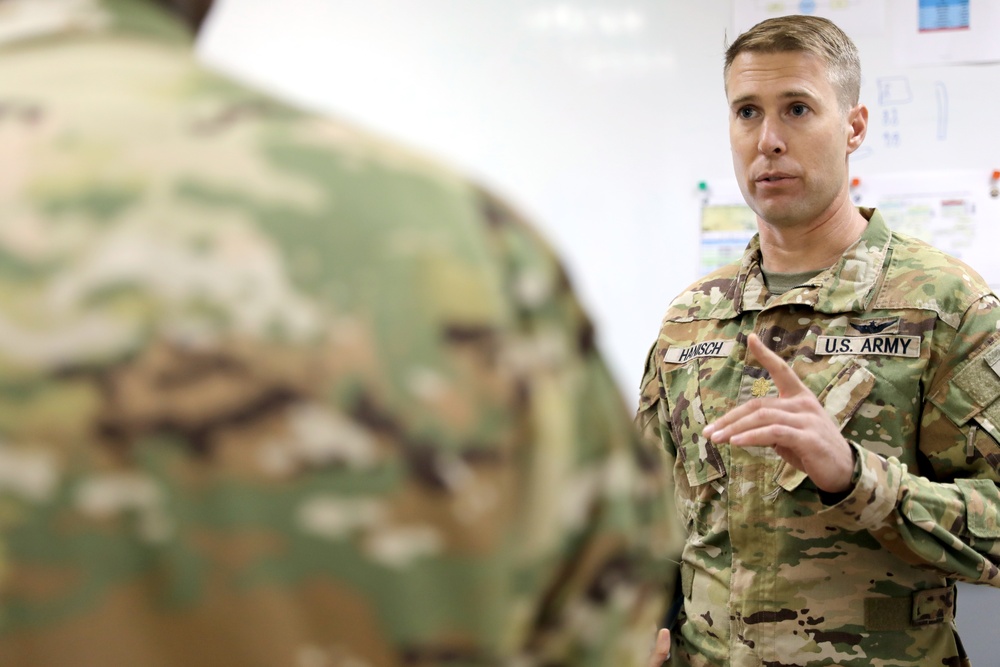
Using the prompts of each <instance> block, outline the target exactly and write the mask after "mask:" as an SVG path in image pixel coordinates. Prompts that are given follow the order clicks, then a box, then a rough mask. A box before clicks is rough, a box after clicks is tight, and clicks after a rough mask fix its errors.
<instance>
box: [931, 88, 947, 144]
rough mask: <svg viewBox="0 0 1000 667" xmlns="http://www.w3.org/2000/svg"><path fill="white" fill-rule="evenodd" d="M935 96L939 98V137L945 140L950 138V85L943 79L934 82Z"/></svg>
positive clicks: (939, 139) (940, 139)
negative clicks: (945, 83)
mask: <svg viewBox="0 0 1000 667" xmlns="http://www.w3.org/2000/svg"><path fill="white" fill-rule="evenodd" d="M934 97H936V98H937V109H938V124H937V138H938V141H944V140H945V139H947V138H948V87H947V86H946V85H944V82H943V81H938V82H936V83H935V84H934Z"/></svg>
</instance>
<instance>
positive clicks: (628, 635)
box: [0, 0, 669, 667]
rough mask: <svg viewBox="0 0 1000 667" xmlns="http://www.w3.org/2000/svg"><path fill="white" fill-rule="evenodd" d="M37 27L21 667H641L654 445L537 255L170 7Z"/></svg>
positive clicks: (3, 625)
mask: <svg viewBox="0 0 1000 667" xmlns="http://www.w3.org/2000/svg"><path fill="white" fill-rule="evenodd" d="M21 6H30V7H36V6H37V7H39V8H40V9H39V11H42V12H43V13H45V17H44V18H45V21H39V22H36V23H34V24H32V25H41V26H43V27H46V26H56V27H57V28H58V30H56V32H57V33H58V34H54V35H51V36H49V37H47V38H46V39H41V40H28V41H25V42H23V43H11V44H2V43H0V50H2V57H0V109H2V110H4V113H3V114H0V173H2V174H4V177H3V179H0V563H2V569H0V664H2V665H5V666H17V665H25V666H29V665H30V666H31V667H44V666H47V665H65V664H74V665H81V666H82V665H102V666H103V665H110V664H122V665H144V666H149V667H167V666H171V665H185V666H186V667H195V666H199V665H205V666H215V665H219V664H232V665H245V666H247V667H256V666H260V667H272V666H276V665H282V666H283V665H295V666H309V665H327V664H337V665H372V666H378V667H382V666H385V667H389V666H392V667H395V666H397V665H409V666H416V667H419V666H429V665H435V666H437V665H455V666H463V665H468V666H482V665H491V666H493V665H520V664H524V661H527V664H547V665H567V666H568V665H573V666H578V665H583V666H585V665H594V666H595V667H596V666H598V665H601V666H603V665H609V664H615V665H641V664H642V662H643V660H644V659H645V656H646V655H647V652H648V649H649V646H650V643H651V641H652V637H653V631H654V626H655V625H656V620H657V617H658V614H659V613H660V612H661V610H662V604H663V595H664V590H663V586H662V582H663V581H664V580H665V579H666V578H667V577H668V573H667V572H666V570H667V569H668V568H669V564H668V563H667V562H666V561H665V559H664V558H663V555H664V553H665V551H664V547H663V545H664V544H665V541H666V539H667V533H668V529H667V528H666V526H667V525H668V524H667V523H665V522H664V521H663V517H664V514H665V511H666V510H665V508H666V501H665V496H664V484H663V476H662V468H661V463H660V460H659V453H658V452H656V451H655V450H650V449H647V448H646V447H645V446H644V445H643V444H642V443H641V441H640V440H639V438H638V436H637V435H636V433H635V431H634V430H633V428H632V426H631V423H630V419H629V414H628V411H627V410H626V409H625V408H624V406H623V405H622V404H621V398H620V396H619V394H618V393H617V391H616V389H615V387H614V385H613V383H612V382H611V379H610V377H609V375H608V373H607V371H606V369H605V367H604V365H603V362H602V361H601V359H600V356H599V354H598V353H597V350H596V348H595V345H594V334H593V330H592V328H591V326H590V323H589V321H588V319H587V317H586V316H585V314H584V313H583V311H582V309H581V308H580V306H579V304H578V302H577V300H576V299H575V298H574V296H573V293H572V290H571V289H570V286H569V284H568V281H567V280H566V276H565V274H564V273H563V271H562V269H561V268H560V265H559V262H558V261H557V259H556V258H555V257H554V255H553V254H552V252H551V251H550V249H549V248H548V246H547V245H546V244H545V243H544V242H543V241H542V240H541V239H540V238H539V236H538V235H537V234H536V233H535V232H534V231H533V230H531V229H530V228H529V226H528V225H526V224H525V223H523V222H522V221H521V220H519V219H518V217H517V216H516V215H515V214H513V213H512V212H511V211H510V210H509V208H508V207H507V206H505V205H504V204H503V203H502V202H500V201H499V200H498V199H497V198H496V197H493V196H491V195H490V194H488V193H485V192H484V191H483V190H482V189H481V188H479V187H477V186H476V185H474V184H472V183H470V182H469V181H468V180H467V179H464V178H462V177H460V176H458V175H456V174H455V173H454V172H453V171H451V170H449V169H447V168H444V167H442V166H441V165H439V164H437V163H435V162H433V161H431V160H428V159H426V158H424V157H423V156H419V155H415V154H413V153H412V152H410V151H407V150H405V149H402V148H400V147H398V146H395V145H393V144H390V143H388V142H385V141H383V140H381V139H379V138H377V137H374V136H372V135H370V134H367V133H365V132H362V131H360V130H358V129H356V128H353V127H351V126H349V125H348V124H345V123H340V122H337V121H330V120H326V119H321V118H317V117H315V116H313V115H310V114H306V113H303V112H301V111H299V110H297V109H294V108H291V107H289V106H288V105H286V104H284V103H282V102H280V101H277V100H275V99H273V98H271V97H270V96H267V95H263V94H261V93H259V92H258V91H254V90H251V89H248V88H246V87H244V86H242V85H239V84H238V83H235V82H233V81H231V80H228V79H226V78H224V77H220V76H218V75H216V74H213V73H211V72H207V71H205V70H204V68H202V67H201V66H199V65H198V63H197V62H196V61H195V60H194V59H193V58H192V56H191V52H190V51H191V43H190V39H189V37H187V36H185V34H184V31H183V30H182V29H181V28H180V27H179V25H177V24H176V22H171V21H170V20H169V19H168V18H166V17H165V16H164V15H163V14H162V13H160V12H159V10H157V9H156V7H155V6H154V5H153V4H152V3H146V2H141V1H139V0H135V1H134V2H106V3H105V2H96V1H95V0H84V1H81V2H74V3H65V5H56V4H52V5H50V4H49V3H46V4H45V5H44V6H42V3H38V4H37V5H35V4H34V3H32V4H30V5H28V4H27V3H22V5H21ZM60 8H63V9H65V8H69V10H71V14H70V15H62V14H60V13H59V12H60V11H61V9H60ZM50 12H55V13H56V16H55V18H56V19H61V20H52V19H53V17H52V16H50V15H49V14H48V13H50ZM53 29H54V30H55V28H53ZM79 30H82V31H84V33H85V34H83V35H78V34H76V33H77V31H79ZM518 661H521V662H518Z"/></svg>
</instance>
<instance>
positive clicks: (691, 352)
mask: <svg viewBox="0 0 1000 667" xmlns="http://www.w3.org/2000/svg"><path fill="white" fill-rule="evenodd" d="M735 346H736V341H734V340H707V341H705V342H704V343H696V344H694V345H691V346H690V347H675V346H671V347H670V349H668V350H667V354H666V355H665V356H664V361H666V362H667V363H670V364H686V363H687V362H689V361H691V360H692V359H697V358H698V357H728V356H729V354H730V353H731V352H732V351H733V347H735Z"/></svg>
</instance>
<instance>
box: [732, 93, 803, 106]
mask: <svg viewBox="0 0 1000 667" xmlns="http://www.w3.org/2000/svg"><path fill="white" fill-rule="evenodd" d="M778 97H779V98H780V99H783V100H785V99H801V98H806V99H810V100H815V99H816V96H815V95H814V94H812V93H810V92H809V91H808V90H805V89H792V90H786V91H785V92H783V93H781V94H780V95H778ZM758 99H760V96H759V95H742V96H740V97H737V98H736V99H735V100H733V101H732V102H730V103H729V106H730V107H739V106H743V105H744V104H748V103H751V102H756V101H757V100H758Z"/></svg>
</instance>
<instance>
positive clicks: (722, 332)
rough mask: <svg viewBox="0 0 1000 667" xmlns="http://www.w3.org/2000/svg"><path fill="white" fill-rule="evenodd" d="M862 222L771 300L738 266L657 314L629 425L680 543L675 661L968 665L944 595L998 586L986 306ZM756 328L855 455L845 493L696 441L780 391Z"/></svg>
mask: <svg viewBox="0 0 1000 667" xmlns="http://www.w3.org/2000/svg"><path fill="white" fill-rule="evenodd" d="M862 213H863V214H864V215H865V217H866V218H869V219H870V222H869V224H868V226H867V228H866V230H865V232H864V234H863V236H862V237H861V239H860V240H859V241H858V242H857V243H856V244H855V245H853V246H852V247H851V248H849V249H848V250H847V252H846V253H845V254H844V255H843V257H842V258H841V259H840V261H839V262H838V263H837V264H836V265H834V266H833V267H830V268H829V269H827V270H825V271H823V272H821V273H820V274H819V275H817V276H816V277H815V278H814V279H813V280H812V281H810V283H809V284H807V285H804V286H801V287H798V288H795V289H792V290H790V291H788V292H786V293H784V294H782V295H780V296H772V295H771V294H769V293H768V291H767V288H766V287H765V283H764V281H763V278H762V274H761V268H760V246H759V244H758V240H757V238H756V237H755V239H754V240H753V241H752V242H751V244H750V245H749V247H748V250H747V252H746V254H745V255H744V257H743V260H742V262H741V263H734V264H732V265H729V266H727V267H724V268H722V269H719V270H718V271H716V272H714V273H712V274H710V275H709V276H707V277H706V278H704V279H702V280H701V281H699V282H697V283H695V284H694V285H693V286H691V287H690V288H688V289H687V290H686V291H685V292H684V293H683V294H681V295H680V296H679V297H678V298H677V299H676V300H675V301H674V302H673V304H672V305H671V307H670V309H669V311H668V313H667V315H666V317H665V319H664V321H663V325H662V328H661V330H660V334H659V337H658V339H657V341H656V343H655V344H654V346H653V349H652V351H651V354H650V357H649V361H648V365H647V368H646V373H645V377H644V380H643V386H642V394H641V399H640V401H641V403H640V408H639V413H638V416H637V418H638V420H639V423H640V425H641V426H642V427H643V428H644V429H645V431H646V432H647V433H648V434H650V435H651V436H652V437H655V438H657V439H658V440H659V441H660V442H661V443H662V445H663V446H664V447H665V448H666V449H667V451H668V452H669V453H670V454H671V455H673V456H674V457H675V462H674V481H675V487H676V488H675V495H676V498H677V504H678V511H679V513H680V518H681V520H682V521H683V522H684V523H685V524H686V532H687V543H686V545H685V547H684V552H683V558H682V566H681V589H682V592H683V608H682V611H681V614H680V616H679V617H678V621H679V622H678V626H677V631H675V633H674V635H675V637H674V639H675V643H674V662H673V663H672V664H674V665H698V666H702V665H713V666H721V665H732V666H734V667H737V666H739V667H745V666H750V665H753V666H760V665H770V666H778V665H801V666H806V665H816V666H819V665H843V666H845V667H846V666H851V667H862V666H864V667H881V666H885V667H888V666H889V665H892V666H896V667H898V666H901V665H921V666H926V665H954V666H958V665H962V664H967V663H966V658H965V657H964V653H963V651H962V649H961V648H960V644H959V643H958V640H957V637H956V636H955V627H954V622H953V618H954V613H953V609H954V587H953V583H954V582H955V581H956V580H961V581H968V582H976V583H984V584H990V585H994V586H997V585H1000V573H998V569H997V563H998V562H1000V542H998V538H1000V495H998V492H997V485H996V483H997V480H998V479H1000V475H998V465H1000V446H998V444H997V442H998V440H1000V400H998V399H1000V332H998V326H1000V309H998V307H997V306H998V300H997V298H996V297H995V296H994V295H993V293H992V292H991V291H990V289H989V288H988V287H987V286H986V284H985V283H984V282H983V280H982V279H981V278H980V277H979V276H977V275H976V273H974V272H973V271H972V270H971V269H969V268H968V267H967V266H965V265H963V264H962V263H961V262H959V261H957V260H955V259H953V258H951V257H948V256H946V255H944V254H943V253H941V252H939V251H937V250H935V249H934V248H932V247H930V246H928V245H926V244H924V243H922V242H919V241H917V240H914V239H911V238H908V237H905V236H903V235H899V234H895V233H892V232H890V230H889V229H888V227H887V226H886V224H885V222H884V221H883V219H882V217H881V216H880V215H879V213H878V212H875V211H873V210H867V209H862ZM750 332H756V333H758V334H759V335H760V337H761V339H762V340H763V341H765V343H766V344H767V345H768V346H769V347H771V348H772V349H773V350H774V351H775V352H777V353H778V354H779V355H780V356H781V357H782V358H784V359H785V360H786V362H787V363H789V364H790V365H791V367H792V368H793V369H794V370H795V372H796V373H797V375H798V376H799V377H800V378H801V379H802V381H803V382H805V384H806V385H808V386H809V388H810V389H811V390H812V391H813V392H814V393H815V394H816V395H817V397H818V398H819V400H820V402H821V403H822V404H823V405H824V406H825V408H826V410H827V411H828V412H829V414H830V416H831V418H832V419H833V420H835V421H836V423H837V424H839V425H840V427H841V429H842V433H843V435H844V437H845V438H846V439H847V440H848V441H849V442H850V444H851V446H852V447H853V448H854V450H855V454H856V458H857V466H856V470H855V478H854V480H855V485H854V487H853V490H852V491H851V492H850V493H849V494H848V495H846V497H841V498H839V499H838V498H832V497H828V496H825V494H820V492H819V490H818V489H817V487H816V486H814V485H813V483H812V482H811V480H810V479H809V478H808V477H807V476H806V475H805V474H804V473H802V472H800V471H798V470H796V469H795V468H793V467H791V466H790V465H787V464H785V463H784V462H783V461H782V460H781V459H780V458H779V457H778V456H777V454H775V453H774V451H773V450H772V449H770V448H767V447H750V448H738V447H730V446H728V445H719V446H717V445H715V444H713V443H711V442H709V441H707V440H706V439H705V438H704V437H703V436H702V429H703V427H704V426H705V425H706V424H708V423H711V422H712V421H713V420H715V419H717V418H718V417H720V416H722V415H723V414H724V413H725V412H726V411H728V410H730V409H731V408H733V407H735V406H737V405H738V404H742V403H743V402H745V401H747V400H749V399H750V398H751V397H752V396H761V395H768V394H770V395H774V392H775V389H774V388H773V385H772V383H771V382H770V381H769V379H768V378H767V377H766V371H764V370H763V369H762V368H761V367H760V366H759V364H758V362H757V361H756V360H754V359H752V358H751V359H747V352H746V349H747V348H746V337H747V335H748V334H749V333H750Z"/></svg>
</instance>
